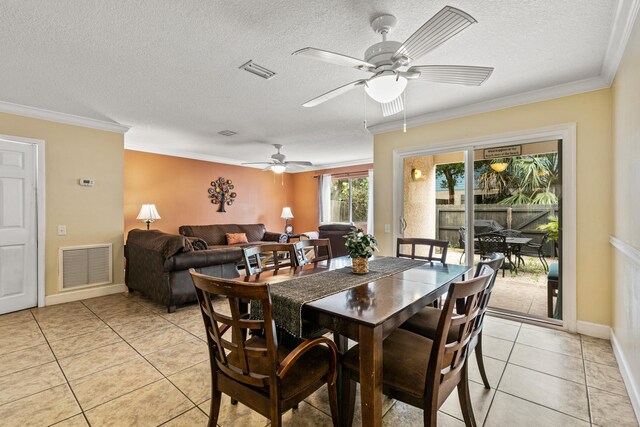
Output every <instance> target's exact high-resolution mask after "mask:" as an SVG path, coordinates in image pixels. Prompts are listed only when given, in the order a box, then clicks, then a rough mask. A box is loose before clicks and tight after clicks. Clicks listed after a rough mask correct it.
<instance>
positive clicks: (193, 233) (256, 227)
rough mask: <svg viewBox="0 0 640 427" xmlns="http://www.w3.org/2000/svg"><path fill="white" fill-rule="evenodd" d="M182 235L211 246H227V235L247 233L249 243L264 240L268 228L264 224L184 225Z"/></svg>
mask: <svg viewBox="0 0 640 427" xmlns="http://www.w3.org/2000/svg"><path fill="white" fill-rule="evenodd" d="M179 231H180V234H182V235H184V236H189V237H200V238H201V239H203V240H205V241H206V242H207V244H208V245H209V246H215V245H226V244H227V233H245V234H246V235H247V240H248V241H249V242H255V241H259V240H263V237H264V234H265V232H266V228H265V226H264V224H211V225H182V226H180V229H179Z"/></svg>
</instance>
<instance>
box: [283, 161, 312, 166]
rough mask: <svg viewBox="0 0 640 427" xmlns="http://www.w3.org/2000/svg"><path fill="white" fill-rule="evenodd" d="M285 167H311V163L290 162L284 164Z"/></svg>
mask: <svg viewBox="0 0 640 427" xmlns="http://www.w3.org/2000/svg"><path fill="white" fill-rule="evenodd" d="M284 164H285V166H313V163H311V162H297V161H291V162H284Z"/></svg>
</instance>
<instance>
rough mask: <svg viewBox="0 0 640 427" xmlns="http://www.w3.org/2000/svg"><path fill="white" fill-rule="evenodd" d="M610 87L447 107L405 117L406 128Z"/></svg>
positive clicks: (380, 128)
mask: <svg viewBox="0 0 640 427" xmlns="http://www.w3.org/2000/svg"><path fill="white" fill-rule="evenodd" d="M607 87H609V85H608V84H607V82H606V81H605V80H604V79H603V78H602V77H593V78H589V79H584V80H578V81H575V82H570V83H565V84H561V85H557V86H551V87H547V88H543V89H537V90H532V91H529V92H523V93H519V94H516V95H510V96H505V97H502V98H496V99H491V100H489V101H483V102H478V103H476V104H470V105H463V106H461V107H455V108H450V109H448V110H441V111H435V112H433V113H427V114H422V115H419V116H415V117H411V118H407V128H412V127H416V126H420V125H426V124H429V123H435V122H442V121H445V120H451V119H457V118H460V117H466V116H473V115H476V114H481V113H487V112H490V111H496V110H502V109H505V108H510V107H517V106H520V105H526V104H532V103H534V102H540V101H547V100H550V99H555V98H562V97H564V96H570V95H577V94H579V93H585V92H591V91H593V90H598V89H604V88H607ZM402 128H403V121H402V120H394V121H392V122H385V123H379V124H376V125H373V126H369V127H368V128H367V130H368V131H369V132H371V133H372V134H374V135H377V134H380V133H385V132H392V131H396V130H399V129H402Z"/></svg>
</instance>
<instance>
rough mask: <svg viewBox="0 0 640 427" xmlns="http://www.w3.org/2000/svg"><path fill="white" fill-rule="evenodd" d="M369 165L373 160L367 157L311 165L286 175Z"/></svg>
mask: <svg viewBox="0 0 640 427" xmlns="http://www.w3.org/2000/svg"><path fill="white" fill-rule="evenodd" d="M369 163H373V158H371V157H369V158H366V159H357V160H347V161H344V162H335V163H325V164H322V165H313V166H309V167H306V168H304V170H300V171H295V172H287V173H304V172H311V171H317V170H323V169H338V168H346V167H349V166H360V165H366V164H369Z"/></svg>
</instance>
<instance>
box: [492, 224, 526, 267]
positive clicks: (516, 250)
mask: <svg viewBox="0 0 640 427" xmlns="http://www.w3.org/2000/svg"><path fill="white" fill-rule="evenodd" d="M496 233H498V234H502V235H503V236H505V237H522V231H520V230H513V229H511V228H505V229H504V230H498V231H496ZM510 249H511V253H512V254H513V256H515V257H516V259H517V260H518V267H520V263H521V262H522V264H523V265H524V258H522V255H521V253H520V245H516V246H511V248H510Z"/></svg>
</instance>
